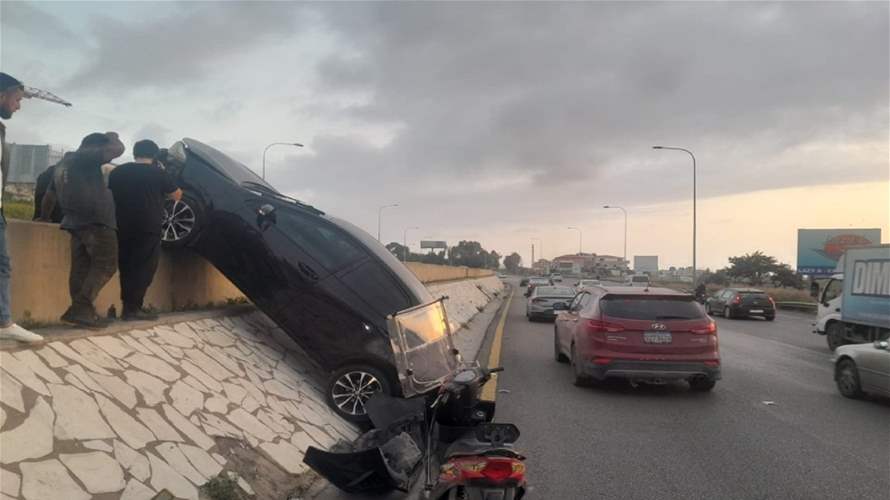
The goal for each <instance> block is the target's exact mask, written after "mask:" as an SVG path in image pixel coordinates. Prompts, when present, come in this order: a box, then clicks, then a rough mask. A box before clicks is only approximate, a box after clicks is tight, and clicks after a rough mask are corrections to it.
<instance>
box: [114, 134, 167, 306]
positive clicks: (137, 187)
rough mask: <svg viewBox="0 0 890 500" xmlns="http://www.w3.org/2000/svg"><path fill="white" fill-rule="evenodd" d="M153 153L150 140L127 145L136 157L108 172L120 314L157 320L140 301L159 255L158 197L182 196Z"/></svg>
mask: <svg viewBox="0 0 890 500" xmlns="http://www.w3.org/2000/svg"><path fill="white" fill-rule="evenodd" d="M158 151H159V149H158V145H157V144H155V143H154V142H152V141H149V140H144V141H139V142H137V143H136V144H135V145H133V157H134V158H135V159H136V161H135V162H133V163H125V164H123V165H121V166H119V167H117V168H115V169H114V170H113V171H112V172H111V174H109V176H108V188H109V189H111V192H112V193H114V203H115V208H116V214H117V222H118V232H117V241H118V268H119V269H120V278H121V302H123V305H124V309H123V311H122V314H121V318H122V319H124V320H127V321H130V320H149V319H157V315H156V314H153V313H151V312H148V311H146V310H145V309H143V300H144V299H145V292H146V290H148V287H149V285H151V281H152V279H154V275H155V271H157V268H158V259H159V258H160V255H161V224H162V221H163V217H164V200H165V199H166V198H170V199H174V200H179V199H180V198H181V197H182V190H180V189H178V188H177V187H176V184H174V183H173V180H172V179H170V177H169V176H168V175H167V173H166V172H165V171H164V170H163V169H162V168H161V167H160V166H158V164H157V162H156V160H155V159H156V158H157V155H158Z"/></svg>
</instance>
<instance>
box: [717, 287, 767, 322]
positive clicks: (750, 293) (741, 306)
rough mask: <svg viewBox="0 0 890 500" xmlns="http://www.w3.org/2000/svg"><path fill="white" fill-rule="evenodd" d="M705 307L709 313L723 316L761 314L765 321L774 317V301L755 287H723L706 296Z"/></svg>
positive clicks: (740, 316)
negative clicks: (708, 296) (714, 293)
mask: <svg viewBox="0 0 890 500" xmlns="http://www.w3.org/2000/svg"><path fill="white" fill-rule="evenodd" d="M705 309H707V311H708V314H711V315H718V314H719V315H723V317H725V318H730V319H731V318H747V317H749V316H763V317H764V318H766V319H767V321H773V320H774V319H776V303H775V302H774V301H773V299H772V297H770V296H769V295H767V294H766V292H764V291H763V290H757V289H755V288H724V289H723V290H720V291H719V292H717V294H716V295H714V296H712V297H710V298H708V300H707V301H706V302H705Z"/></svg>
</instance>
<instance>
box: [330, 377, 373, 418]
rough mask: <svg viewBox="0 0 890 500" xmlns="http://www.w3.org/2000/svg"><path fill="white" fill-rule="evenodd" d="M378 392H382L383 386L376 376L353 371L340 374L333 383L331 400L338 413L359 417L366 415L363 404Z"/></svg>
mask: <svg viewBox="0 0 890 500" xmlns="http://www.w3.org/2000/svg"><path fill="white" fill-rule="evenodd" d="M378 392H383V384H382V383H381V382H380V380H379V379H378V378H377V376H376V375H374V374H372V373H368V372H366V371H363V370H354V371H349V372H346V373H344V374H342V375H341V376H340V377H339V378H338V379H337V380H336V381H334V384H333V386H332V387H331V399H332V400H333V402H334V405H335V406H336V407H337V409H338V410H339V411H340V412H342V413H344V414H346V415H350V416H353V417H361V416H364V415H366V414H367V410H366V409H365V403H367V402H368V400H369V399H371V396H373V395H374V394H376V393H378Z"/></svg>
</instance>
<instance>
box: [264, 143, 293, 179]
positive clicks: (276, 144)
mask: <svg viewBox="0 0 890 500" xmlns="http://www.w3.org/2000/svg"><path fill="white" fill-rule="evenodd" d="M272 146H294V147H297V148H302V147H303V145H302V144H300V143H299V142H273V143H272V144H269V145H268V146H266V149H264V150H263V180H266V152H267V151H269V148H271V147H272Z"/></svg>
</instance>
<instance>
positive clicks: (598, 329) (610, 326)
mask: <svg viewBox="0 0 890 500" xmlns="http://www.w3.org/2000/svg"><path fill="white" fill-rule="evenodd" d="M587 331H588V333H617V332H623V331H624V327H623V326H621V325H618V324H615V323H609V322H608V321H602V320H598V319H590V320H587Z"/></svg>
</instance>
